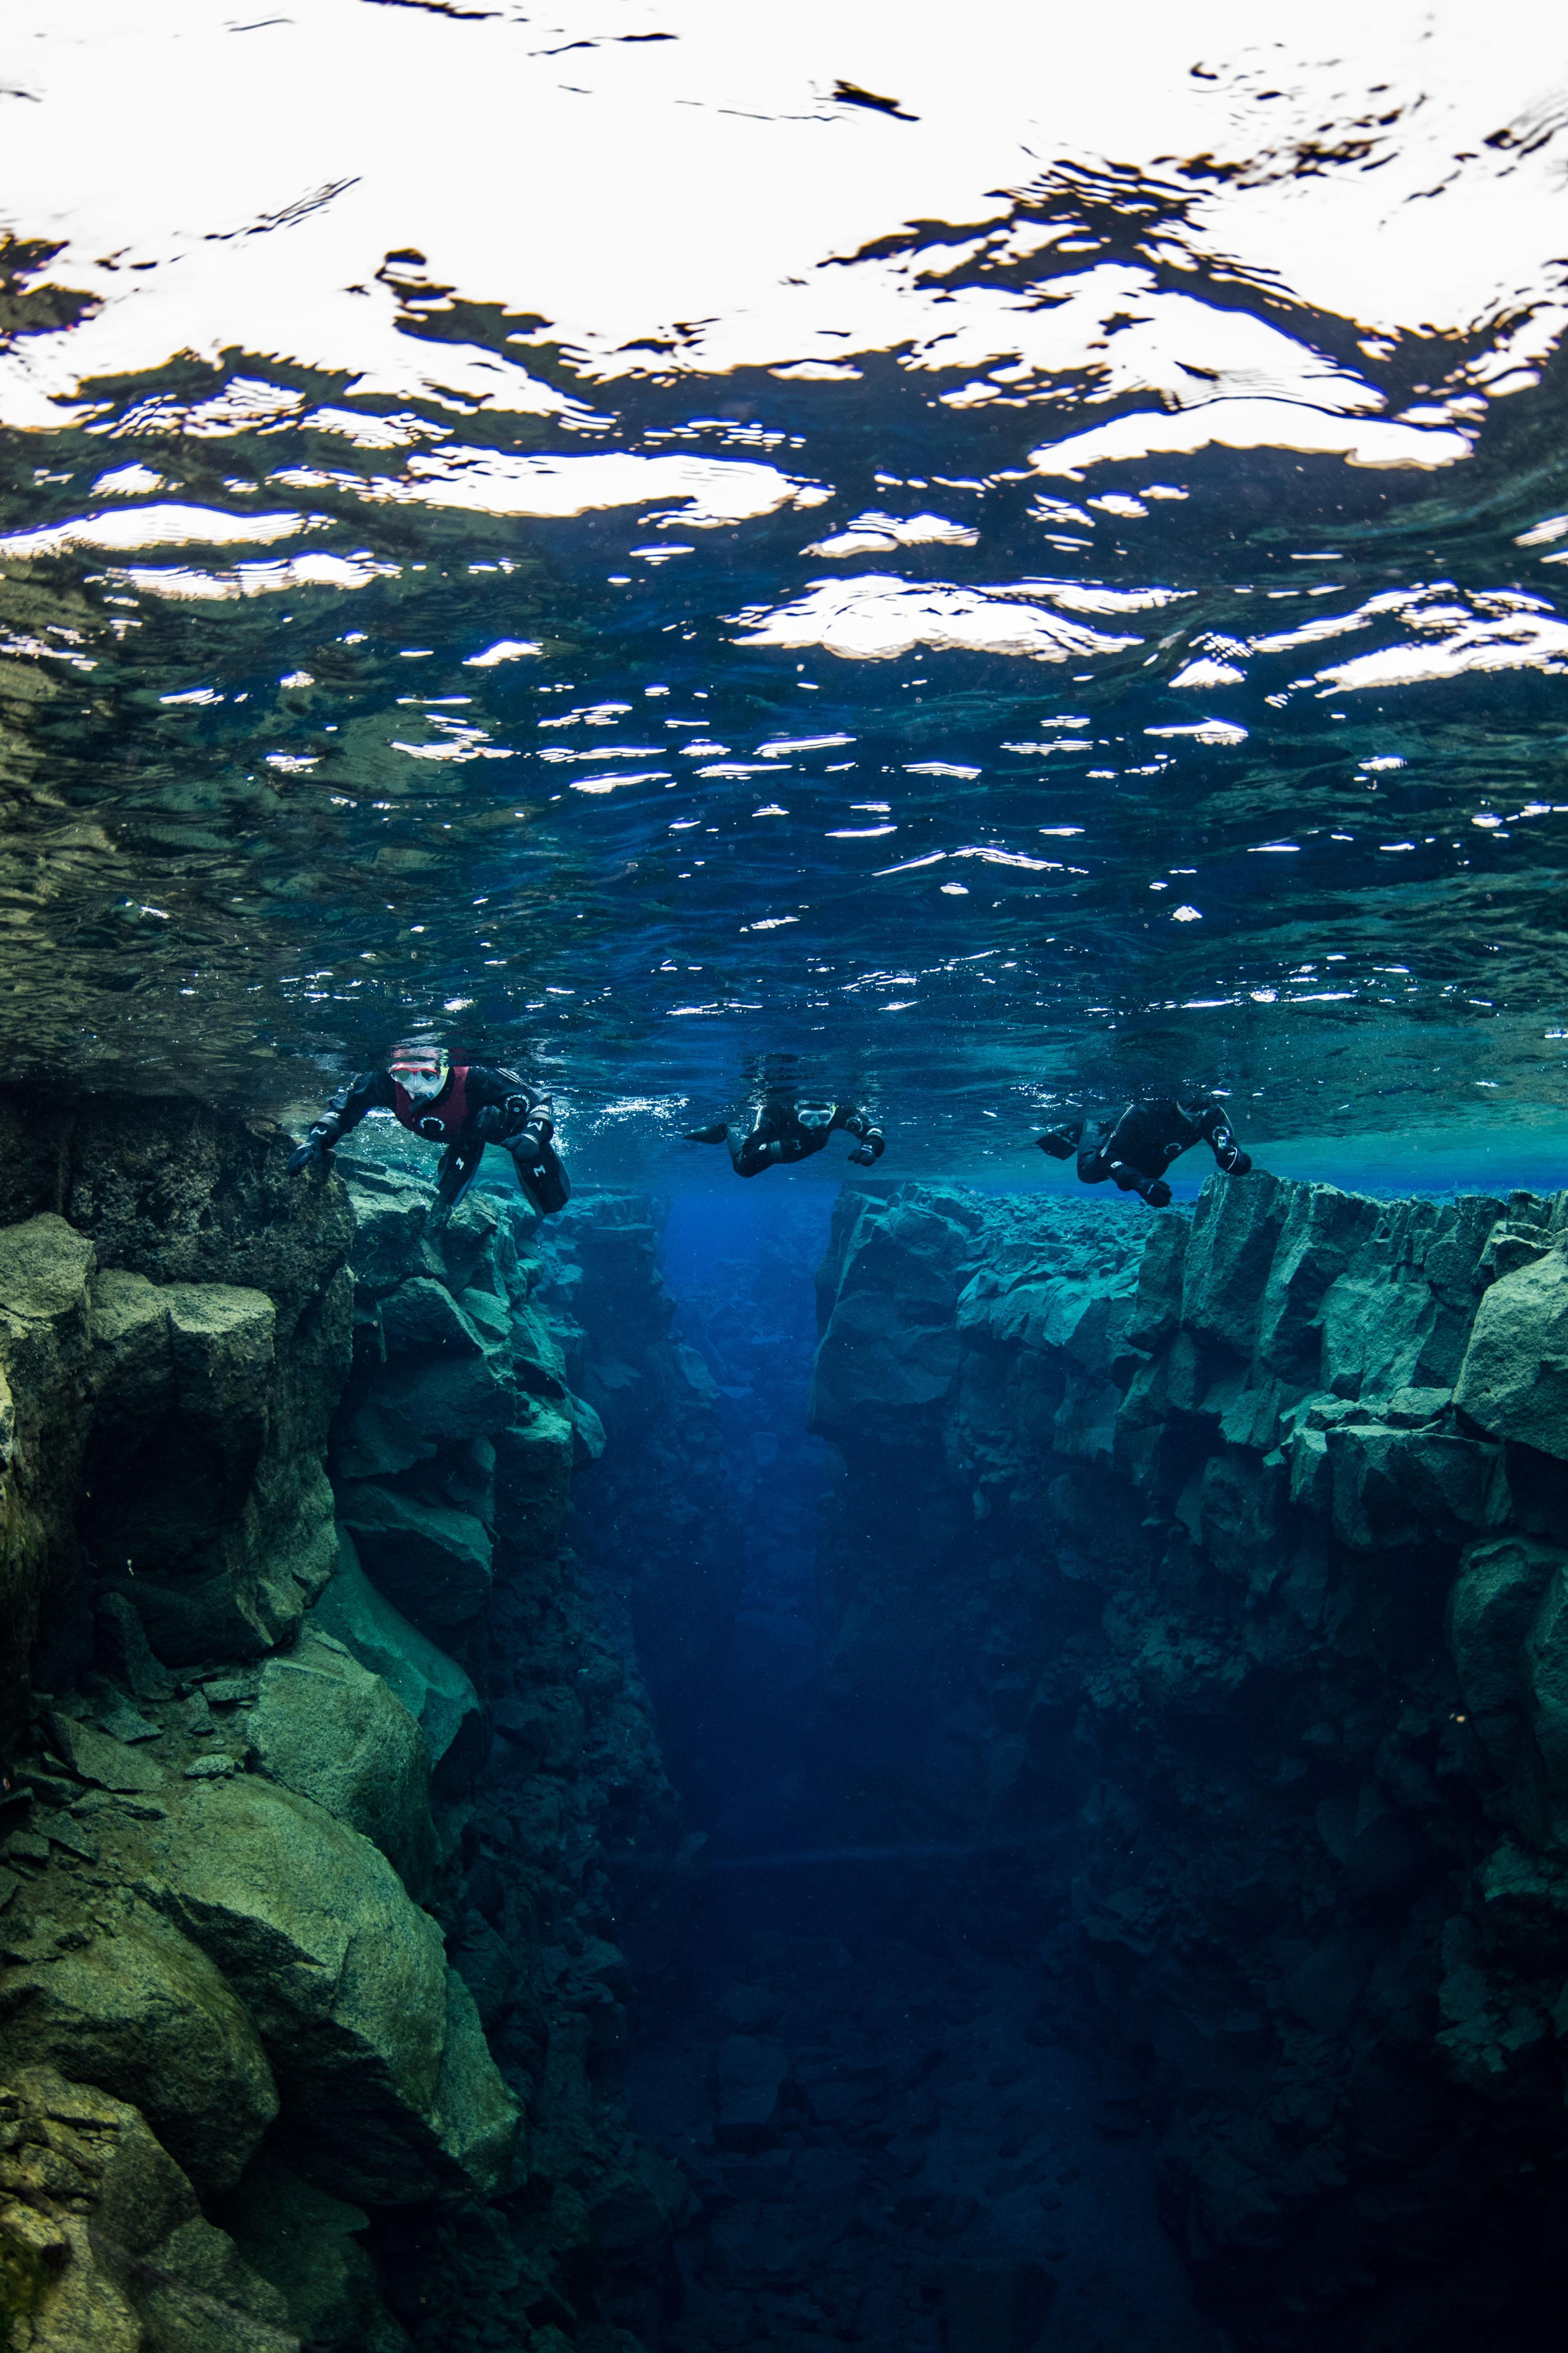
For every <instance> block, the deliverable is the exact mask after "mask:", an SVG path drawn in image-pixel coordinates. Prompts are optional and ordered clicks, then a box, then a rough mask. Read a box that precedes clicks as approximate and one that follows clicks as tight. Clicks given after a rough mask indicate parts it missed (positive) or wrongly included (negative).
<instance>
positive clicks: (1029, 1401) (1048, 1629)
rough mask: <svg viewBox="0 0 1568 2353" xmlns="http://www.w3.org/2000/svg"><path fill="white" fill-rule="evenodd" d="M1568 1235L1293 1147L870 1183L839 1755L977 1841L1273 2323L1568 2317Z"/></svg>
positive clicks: (858, 1275) (900, 1816)
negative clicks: (1065, 1178)
mask: <svg viewBox="0 0 1568 2353" xmlns="http://www.w3.org/2000/svg"><path fill="white" fill-rule="evenodd" d="M1565 1242H1568V1198H1564V1197H1561V1196H1559V1197H1557V1198H1552V1199H1541V1198H1533V1197H1531V1196H1527V1195H1521V1194H1515V1195H1513V1196H1511V1197H1510V1198H1509V1199H1507V1200H1499V1199H1461V1200H1458V1201H1447V1202H1437V1201H1432V1200H1396V1201H1379V1200H1373V1199H1365V1198H1358V1197H1356V1196H1353V1195H1348V1194H1345V1193H1342V1192H1338V1191H1336V1190H1334V1189H1332V1188H1331V1187H1327V1186H1319V1185H1301V1184H1293V1183H1287V1182H1282V1181H1279V1180H1276V1179H1274V1178H1271V1177H1268V1176H1261V1175H1259V1176H1252V1177H1249V1178H1247V1179H1246V1180H1241V1181H1232V1182H1226V1181H1225V1180H1223V1179H1217V1178H1216V1179H1214V1180H1211V1182H1210V1183H1209V1184H1208V1185H1207V1186H1206V1187H1205V1191H1204V1194H1203V1197H1202V1198H1201V1200H1200V1202H1199V1205H1198V1208H1197V1211H1196V1214H1195V1216H1193V1217H1191V1218H1189V1217H1187V1216H1185V1215H1183V1214H1180V1213H1176V1212H1172V1213H1168V1214H1166V1215H1163V1216H1160V1217H1158V1218H1153V1219H1151V1218H1149V1217H1147V1216H1146V1215H1145V1214H1144V1213H1142V1211H1141V1210H1134V1209H1132V1208H1131V1207H1129V1208H1125V1209H1120V1208H1117V1207H1116V1206H1114V1205H1113V1206H1111V1207H1110V1208H1109V1209H1107V1208H1103V1207H1101V1206H1100V1204H1098V1203H1097V1204H1095V1205H1093V1206H1090V1205H1089V1204H1079V1203H1076V1202H1066V1203H1064V1202H1058V1201H1056V1200H1053V1199H1050V1198H1033V1199H1015V1200H998V1199H994V1198H984V1197H981V1196H978V1195H974V1194H970V1193H965V1192H962V1191H958V1190H956V1189H952V1190H949V1189H938V1188H931V1187H918V1186H906V1187H874V1188H868V1189H867V1190H865V1191H862V1192H860V1193H857V1194H853V1195H850V1194H847V1195H846V1196H845V1197H844V1198H843V1199H842V1201H841V1203H840V1206H839V1209H838V1213H837V1221H836V1226H835V1232H834V1240H833V1244H832V1247H831V1249H830V1251H829V1254H828V1257H827V1260H826V1263H825V1265H824V1268H823V1272H822V1278H821V1328H822V1338H821V1345H820V1348H819V1352H818V1356H817V1363H816V1380H815V1391H814V1405H813V1413H814V1420H815V1426H816V1428H817V1429H818V1430H820V1431H821V1432H822V1433H823V1434H824V1435H825V1436H826V1437H827V1438H829V1439H830V1440H833V1441H834V1443H835V1444H836V1446H837V1448H838V1450H839V1451H840V1454H841V1457H842V1466H843V1467H842V1472H841V1475H840V1478H839V1481H838V1485H837V1493H836V1499H835V1503H834V1506H833V1510H832V1514H831V1517H830V1523H829V1531H828V1538H827V1544H826V1554H825V1559H824V1567H823V1591H824V1608H825V1612H826V1620H827V1628H828V1641H829V1666H828V1681H829V1685H830V1690H831V1693H832V1695H833V1704H834V1715H833V1718H832V1721H831V1723H830V1726H829V1735H828V1749H827V1752H826V1758H827V1767H829V1768H830V1769H829V1770H827V1772H826V1779H825V1787H826V1786H827V1785H828V1783H830V1784H831V1788H832V1789H833V1791H834V1792H835V1793H836V1794H837V1802H838V1804H839V1806H840V1809H841V1811H840V1817H839V1819H840V1821H841V1823H842V1827H843V1830H844V1832H845V1834H846V1835H848V1836H851V1837H854V1838H857V1839H863V1840H865V1841H868V1842H869V1841H876V1840H886V1839H890V1838H900V1839H911V1838H916V1837H925V1838H944V1839H948V1840H951V1841H969V1842H970V1843H971V1844H972V1845H973V1848H974V1850H975V1851H976V1855H977V1860H976V1864H975V1871H976V1883H977V1886H979V1887H981V1888H982V1891H983V1902H982V1905H981V1907H980V1909H981V1912H983V1914H984V1934H985V1935H986V1936H988V1937H989V1938H990V1939H991V1941H992V1945H993V1947H996V1944H997V1940H998V1939H1005V1938H1006V1936H1008V1934H1009V1924H1011V1934H1012V1935H1013V1936H1014V1938H1015V1940H1017V1939H1020V1938H1027V1939H1028V1940H1029V1943H1028V1949H1029V1950H1031V1951H1033V1952H1036V1953H1037V1966H1038V1968H1039V1989H1040V2005H1041V2015H1042V2018H1043V2019H1045V2020H1046V2021H1048V2023H1049V2024H1050V2025H1051V2026H1052V2028H1053V2029H1054V2030H1056V2031H1062V2030H1063V2029H1064V2028H1065V2029H1066V2030H1068V2031H1071V2028H1072V2025H1073V2021H1075V2020H1076V2021H1078V2022H1079V2031H1081V2033H1082V2036H1083V2038H1084V2041H1085V2042H1086V2044H1088V2043H1089V2042H1099V2043H1100V2044H1101V2046H1103V2044H1104V2042H1105V2039H1106V2036H1107V2033H1108V2031H1109V2033H1110V2034H1111V2035H1112V2036H1113V2037H1114V2040H1115V2048H1116V2050H1117V2052H1119V2055H1118V2056H1116V2057H1114V2058H1112V2059H1110V2060H1109V2061H1108V2062H1107V2063H1106V2065H1105V2068H1104V2073H1103V2079H1102V2086H1101V2094H1100V2112H1099V2121H1100V2129H1101V2131H1102V2132H1103V2133H1104V2134H1106V2135H1108V2136H1111V2137H1136V2136H1138V2135H1140V2134H1144V2133H1147V2134H1148V2135H1150V2136H1151V2137H1152V2140H1153V2142H1154V2143H1155V2154H1156V2163H1157V2167H1158V2171H1159V2177H1160V2183H1161V2191H1162V2199H1163V2209H1164V2212H1165V2216H1166V2219H1167V2221H1168V2223H1169V2225H1170V2227H1171V2229H1172V2231H1173V2234H1174V2236H1175V2238H1176V2240H1177V2242H1178V2244H1179V2245H1180V2247H1181V2248H1182V2250H1183V2252H1184V2254H1185V2256H1186V2258H1187V2260H1188V2262H1189V2263H1190V2265H1191V2266H1192V2267H1193V2270H1194V2274H1195V2275H1196V2277H1197V2279H1198V2281H1199V2284H1200V2285H1201V2287H1202V2290H1203V2292H1204V2294H1205V2297H1206V2299H1207V2301H1208V2303H1209V2305H1210V2307H1211V2309H1213V2310H1215V2312H1216V2313H1218V2314H1219V2315H1221V2316H1223V2317H1224V2319H1225V2321H1226V2324H1227V2325H1228V2327H1230V2329H1231V2330H1232V2331H1233V2333H1234V2335H1235V2336H1236V2337H1237V2340H1238V2341H1239V2342H1241V2343H1243V2344H1245V2345H1247V2347H1249V2348H1280V2353H1286V2348H1289V2353H1306V2348H1309V2347H1317V2346H1320V2345H1321V2344H1322V2343H1324V2342H1325V2341H1327V2340H1328V2337H1329V2336H1330V2335H1332V2337H1333V2340H1334V2341H1335V2342H1336V2343H1339V2344H1342V2345H1344V2346H1346V2347H1351V2348H1366V2353H1371V2348H1377V2353H1435V2349H1436V2348H1450V2347H1452V2348H1458V2347H1459V2346H1461V2345H1464V2346H1467V2347H1468V2346H1471V2345H1474V2344H1478V2343H1485V2344H1487V2345H1489V2346H1491V2347H1497V2348H1504V2347H1506V2348H1525V2347H1534V2346H1536V2345H1540V2344H1544V2343H1547V2342H1550V2341H1553V2340H1552V2336H1551V2335H1550V2334H1543V2333H1542V2331H1543V2330H1544V2331H1550V2330H1551V2329H1552V2327H1553V2326H1554V2317H1553V2316H1554V2315H1559V2316H1560V2299H1561V2295H1562V2292H1563V2284H1564V2281H1563V2272H1562V2262H1563V2256H1562V2249H1563V2244H1564V2234H1563V2221H1564V2193H1565V2189H1568V2116H1565V2115H1564V2107H1563V2035H1564V2034H1568V2003H1565V2001H1564V1998H1563V1981H1564V1977H1565V1975H1568V1372H1565V1371H1564V1366H1565V1365H1568V1255H1565ZM976 1916H978V1915H976ZM1042 1923H1044V1924H1045V1927H1046V1933H1045V1935H1044V1938H1043V1941H1041V1926H1042ZM1023 1948H1024V1947H1022V1946H1020V1949H1021V1950H1022V1949H1023ZM1027 2156H1028V2150H1027V2148H1025V2150H1024V2157H1025V2159H1027Z"/></svg>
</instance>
